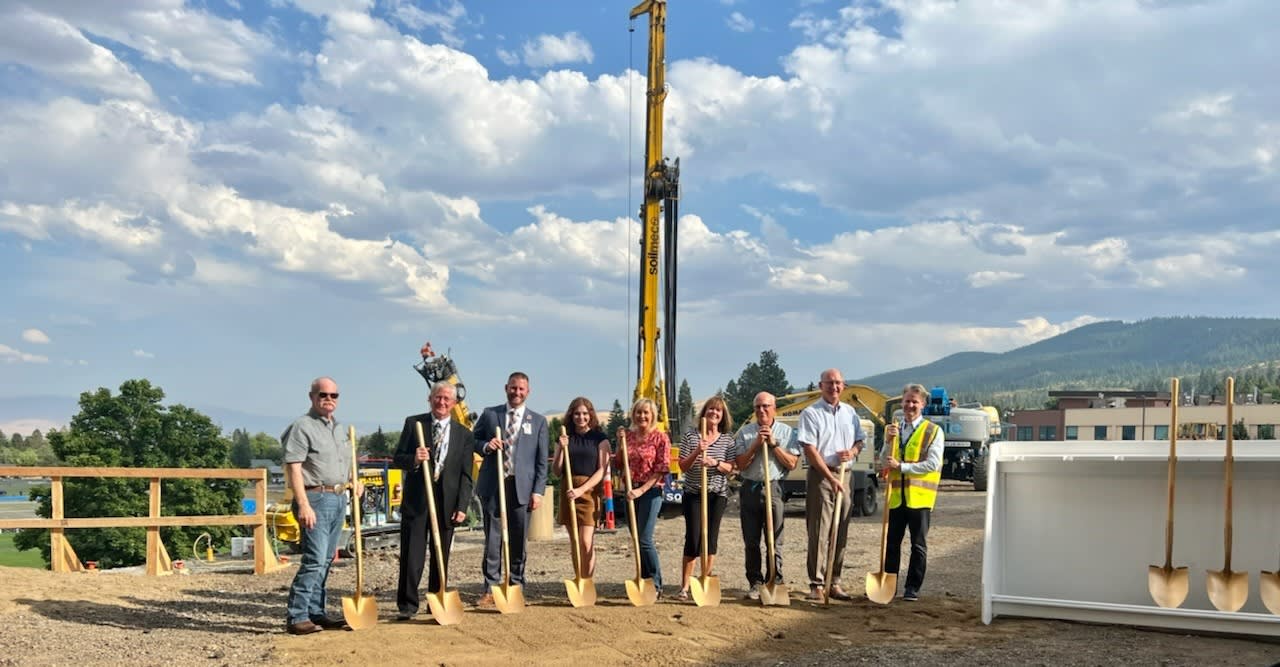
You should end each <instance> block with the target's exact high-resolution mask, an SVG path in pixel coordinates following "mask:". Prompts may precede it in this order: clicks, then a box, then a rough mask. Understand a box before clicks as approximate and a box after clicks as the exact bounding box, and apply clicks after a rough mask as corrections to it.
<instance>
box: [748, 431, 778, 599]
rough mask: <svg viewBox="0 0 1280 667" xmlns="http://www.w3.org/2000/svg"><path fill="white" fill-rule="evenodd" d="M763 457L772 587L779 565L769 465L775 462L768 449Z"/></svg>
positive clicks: (767, 556)
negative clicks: (774, 531)
mask: <svg viewBox="0 0 1280 667" xmlns="http://www.w3.org/2000/svg"><path fill="white" fill-rule="evenodd" d="M764 440H765V444H766V445H768V444H769V442H770V441H771V440H773V438H772V437H766V438H765V439H764ZM761 455H762V456H764V457H765V458H764V459H762V460H761V461H760V464H761V470H762V471H763V476H764V534H765V545H766V546H768V547H769V548H768V550H767V551H766V552H765V558H768V559H769V567H768V569H767V570H766V571H767V572H768V573H769V585H770V586H772V585H773V580H774V579H776V578H777V576H778V575H777V572H776V571H775V566H776V565H777V563H776V562H775V561H774V558H776V556H774V553H775V552H774V549H775V546H774V543H773V488H772V487H773V482H772V480H770V479H769V465H770V464H772V463H773V462H772V461H770V460H769V457H770V456H772V455H771V454H770V453H769V450H768V448H766V449H765V451H764V452H762V453H761ZM752 548H756V547H752Z"/></svg>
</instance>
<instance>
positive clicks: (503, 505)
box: [493, 426, 511, 586]
mask: <svg viewBox="0 0 1280 667" xmlns="http://www.w3.org/2000/svg"><path fill="white" fill-rule="evenodd" d="M493 434H494V437H496V438H498V439H499V440H501V439H502V427H500V426H495V427H493ZM502 450H503V448H502V447H499V448H498V451H497V452H496V454H497V455H498V469H497V470H495V471H494V473H495V474H496V475H497V477H498V523H501V524H502V578H503V579H504V580H505V583H506V585H508V586H510V585H511V550H510V548H509V547H508V546H507V541H508V540H509V539H510V537H509V536H508V535H507V473H506V468H505V467H504V466H503V465H502Z"/></svg>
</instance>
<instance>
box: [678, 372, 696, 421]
mask: <svg viewBox="0 0 1280 667" xmlns="http://www.w3.org/2000/svg"><path fill="white" fill-rule="evenodd" d="M676 410H677V411H678V412H679V413H680V432H681V433H684V432H685V431H687V430H689V429H691V428H693V391H692V390H691V389H689V381H688V380H681V381H680V391H679V393H678V394H677V396H676Z"/></svg>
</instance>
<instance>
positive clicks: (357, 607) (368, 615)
mask: <svg viewBox="0 0 1280 667" xmlns="http://www.w3.org/2000/svg"><path fill="white" fill-rule="evenodd" d="M342 618H343V620H345V621H346V622H347V625H348V626H350V627H351V629H352V630H364V629H366V628H372V627H373V626H374V625H376V624H377V623H378V604H377V603H376V602H375V601H374V599H373V598H372V597H370V596H367V595H359V594H357V595H355V596H353V597H344V598H342Z"/></svg>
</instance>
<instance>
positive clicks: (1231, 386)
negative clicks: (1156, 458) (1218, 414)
mask: <svg viewBox="0 0 1280 667" xmlns="http://www.w3.org/2000/svg"><path fill="white" fill-rule="evenodd" d="M1235 392H1236V379H1235V378H1230V377H1229V378H1227V456H1226V459H1225V461H1224V463H1225V464H1226V466H1225V467H1226V469H1227V471H1226V482H1227V502H1226V514H1227V518H1226V525H1225V527H1224V529H1223V540H1224V542H1225V543H1226V563H1225V564H1224V565H1223V566H1222V569H1221V570H1209V571H1208V577H1207V579H1206V582H1205V583H1206V584H1208V590H1209V601H1210V602H1212V603H1213V606H1214V607H1216V608H1217V609H1218V611H1240V608H1241V607H1243V606H1244V603H1245V601H1246V600H1248V599H1249V573H1248V572H1233V571H1231V469H1232V468H1233V467H1234V459H1233V457H1232V451H1231V446H1232V441H1233V439H1234V438H1233V437H1232V436H1233V435H1234V433H1233V432H1234V431H1235V421H1234V419H1233V417H1234V410H1233V408H1234V407H1235Z"/></svg>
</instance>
